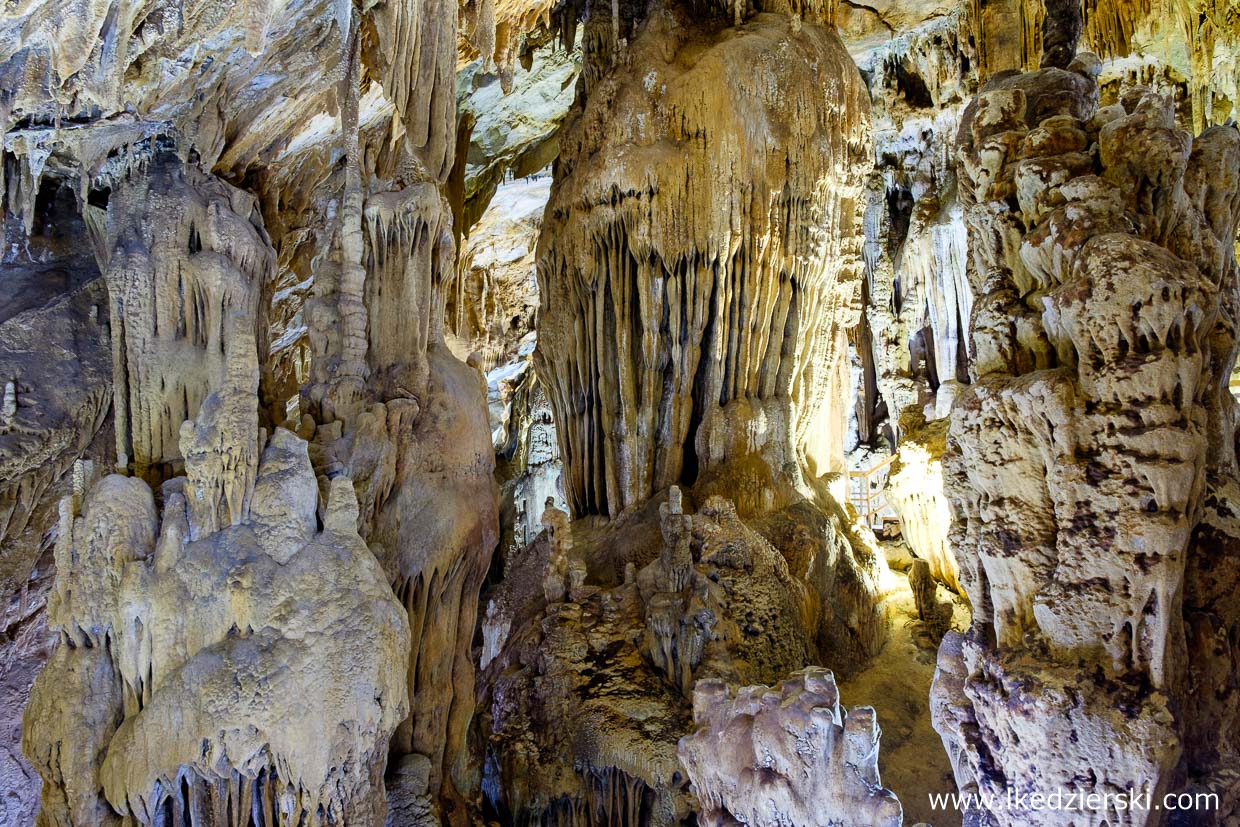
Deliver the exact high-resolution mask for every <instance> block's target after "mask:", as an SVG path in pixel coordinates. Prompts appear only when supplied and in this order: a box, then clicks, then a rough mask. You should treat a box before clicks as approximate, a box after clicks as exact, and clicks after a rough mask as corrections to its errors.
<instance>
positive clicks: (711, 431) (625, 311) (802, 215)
mask: <svg viewBox="0 0 1240 827" xmlns="http://www.w3.org/2000/svg"><path fill="white" fill-rule="evenodd" d="M598 25H599V26H602V25H603V24H602V23H601V22H600V23H599V24H598ZM734 35H735V36H727V37H723V36H717V35H713V34H711V33H710V32H708V31H706V30H705V29H704V28H703V27H701V26H699V25H696V24H694V23H692V22H691V21H689V20H688V19H687V18H686V17H685V15H684V13H683V12H681V11H679V10H677V9H675V8H671V7H657V8H654V9H653V10H652V11H651V13H650V14H649V16H648V18H647V20H646V21H645V23H644V24H643V25H642V27H641V29H640V33H639V34H637V36H636V40H634V41H633V43H632V45H631V46H629V47H628V51H627V52H626V56H625V58H624V59H625V61H626V63H625V66H624V67H623V68H621V69H619V70H617V71H615V72H613V73H612V74H609V75H606V76H604V77H601V78H600V79H598V80H597V82H596V81H594V80H593V78H592V75H591V71H592V70H590V69H589V68H588V69H587V73H586V76H585V77H586V90H587V92H588V96H587V100H586V104H585V108H584V109H582V110H581V111H579V112H577V113H575V114H574V115H572V116H570V118H571V119H572V120H571V121H570V123H569V125H568V126H567V132H566V134H565V136H564V137H563V138H562V140H561V145H562V152H561V157H560V161H559V165H558V167H557V181H556V183H555V184H554V185H553V189H552V195H551V202H550V204H549V206H548V212H547V218H546V220H545V221H544V224H543V234H542V239H541V242H540V247H539V254H538V256H539V259H538V266H539V286H540V299H541V302H542V312H541V317H540V322H539V324H540V338H539V345H538V350H537V352H536V359H535V366H536V368H537V370H538V372H539V376H540V377H541V379H542V381H543V384H544V385H545V387H546V388H547V393H548V397H549V398H550V399H551V404H552V408H553V410H554V411H555V412H556V420H557V423H558V429H557V430H558V434H559V437H560V445H561V453H562V455H563V457H564V460H565V465H566V468H565V494H566V496H567V498H568V500H569V503H570V506H571V508H572V510H573V512H574V513H575V514H586V513H604V514H610V515H613V516H614V515H616V514H618V513H620V512H621V511H622V510H623V509H625V508H627V507H629V506H632V505H636V504H640V503H641V502H642V501H644V500H645V499H646V498H648V497H649V496H650V495H651V494H652V493H653V492H654V491H656V490H659V489H662V488H665V487H667V486H668V485H671V484H674V483H679V482H691V481H692V480H693V477H694V476H695V472H694V471H693V470H691V469H693V468H694V467H696V468H697V469H698V470H697V472H696V473H700V474H701V475H703V476H705V475H707V474H708V473H709V472H711V471H712V470H714V469H718V468H720V467H721V466H723V465H725V464H726V463H727V462H728V461H730V460H733V459H739V458H741V457H744V456H747V455H760V456H762V457H763V458H764V459H765V461H766V462H767V463H768V464H769V465H771V467H773V468H782V467H785V466H793V465H795V466H797V467H803V468H806V469H807V471H808V472H809V473H810V475H811V476H817V475H819V474H823V473H826V472H827V471H830V470H838V469H840V468H842V465H843V458H842V452H843V437H844V434H843V430H844V424H845V419H846V416H845V412H844V409H843V408H842V407H839V408H837V407H834V406H832V405H830V404H829V403H828V400H830V399H832V398H834V397H835V396H838V395H842V394H843V393H844V392H845V389H846V388H847V386H848V376H847V358H846V353H847V350H846V344H845V340H844V332H845V330H846V329H847V328H848V327H849V326H851V321H852V311H851V309H852V308H853V307H854V306H855V301H856V291H857V288H858V278H859V276H860V269H859V264H860V261H859V254H860V231H861V227H860V216H859V213H858V210H859V208H860V201H859V198H860V194H861V191H860V187H861V183H862V182H861V177H860V173H861V168H862V166H863V165H864V163H865V159H864V151H863V146H864V144H865V142H866V140H867V134H868V133H867V123H866V108H867V107H866V102H865V100H864V97H863V87H862V84H861V83H860V77H859V76H858V75H857V73H856V70H855V69H854V68H853V66H852V65H851V61H850V60H849V59H848V57H847V54H846V53H845V52H844V50H843V47H842V46H841V45H840V44H839V41H838V39H837V38H836V37H835V36H834V35H833V34H829V33H828V32H826V31H824V30H823V29H820V28H818V27H816V26H812V25H805V26H801V27H800V28H799V29H797V28H796V27H795V26H793V24H792V22H791V21H790V20H789V19H788V18H784V17H779V16H758V17H756V18H755V19H753V20H752V21H750V22H749V23H748V24H747V25H746V27H745V28H744V29H743V30H740V31H738V32H735V33H734ZM677 55H680V57H676V56H677ZM823 90H829V91H828V92H826V95H829V97H824V91H823ZM828 100H830V101H832V102H833V105H832V106H827V105H825V104H826V102H827V101H828ZM828 113H831V114H828ZM759 122H761V123H769V124H771V128H770V129H769V130H768V132H767V133H766V134H765V136H764V137H759V136H755V135H754V134H753V131H752V128H751V125H752V124H753V123H759ZM604 124H605V126H604ZM772 157H776V158H783V159H784V161H783V162H775V161H772V160H771V159H772ZM586 319H589V320H595V321H592V322H590V323H589V324H583V321H582V320H586ZM665 319H666V321H664V320H665ZM742 319H744V320H745V321H744V322H742V321H741V320H742ZM793 341H795V342H796V345H795V347H794V346H792V344H791V343H792V342H793ZM695 455H696V456H695Z"/></svg>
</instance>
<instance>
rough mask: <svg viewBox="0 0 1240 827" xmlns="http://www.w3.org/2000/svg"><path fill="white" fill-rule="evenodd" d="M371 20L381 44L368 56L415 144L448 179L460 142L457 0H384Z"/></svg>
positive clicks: (429, 168) (424, 161)
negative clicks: (425, 0) (424, 0)
mask: <svg viewBox="0 0 1240 827" xmlns="http://www.w3.org/2000/svg"><path fill="white" fill-rule="evenodd" d="M368 23H369V25H370V26H371V27H373V40H374V43H375V48H373V49H366V50H365V51H364V53H363V54H364V59H365V61H366V63H367V64H368V65H369V66H371V67H374V68H377V69H378V74H379V76H380V78H381V79H382V82H383V90H384V92H385V93H386V95H387V97H388V99H389V100H391V101H392V102H393V103H395V104H396V111H397V114H398V116H399V117H400V120H401V123H402V125H403V127H404V135H405V140H406V142H407V143H408V146H409V149H410V150H411V151H412V152H413V153H414V155H415V157H417V159H418V161H419V163H420V165H421V166H422V167H423V168H424V169H425V170H426V172H427V174H428V175H429V177H430V178H431V180H433V181H435V182H436V183H439V184H442V183H444V182H445V181H446V180H447V178H448V173H449V172H450V171H451V169H452V160H453V152H454V150H455V148H456V135H455V131H456V84H455V82H454V73H455V70H456V39H457V31H456V29H457V6H456V3H455V2H450V1H449V0H436V2H435V3H434V4H432V5H429V6H428V5H425V4H424V3H422V2H419V0H384V1H383V2H381V3H378V4H377V5H375V6H374V7H373V8H372V9H371V10H370V12H369V13H368Z"/></svg>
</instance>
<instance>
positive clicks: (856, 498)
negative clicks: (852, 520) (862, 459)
mask: <svg viewBox="0 0 1240 827" xmlns="http://www.w3.org/2000/svg"><path fill="white" fill-rule="evenodd" d="M895 461H896V456H895V454H892V455H891V456H889V457H887V459H885V460H883V461H882V462H880V463H878V464H877V465H873V466H871V467H869V468H866V469H865V470H862V471H849V472H848V499H849V501H850V502H852V504H853V507H854V508H856V509H857V513H858V514H860V515H861V519H863V520H865V523H866V525H868V526H869V527H870V528H872V529H874V530H876V531H877V530H879V529H881V528H882V527H883V522H884V520H885V519H887V518H890V519H893V520H894V519H896V517H897V514H896V511H895V509H894V508H892V507H891V500H889V499H888V497H887V475H888V474H890V473H891V464H892V463H893V462H895Z"/></svg>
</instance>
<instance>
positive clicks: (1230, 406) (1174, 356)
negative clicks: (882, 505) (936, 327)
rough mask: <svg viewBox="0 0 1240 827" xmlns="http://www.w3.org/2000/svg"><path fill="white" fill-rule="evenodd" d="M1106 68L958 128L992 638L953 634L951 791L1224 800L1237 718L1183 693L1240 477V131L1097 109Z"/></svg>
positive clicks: (1149, 99) (959, 492)
mask: <svg viewBox="0 0 1240 827" xmlns="http://www.w3.org/2000/svg"><path fill="white" fill-rule="evenodd" d="M1090 66H1091V62H1090V61H1089V60H1087V59H1080V58H1078V59H1077V60H1076V61H1074V62H1073V64H1072V71H1068V72H1065V71H1062V70H1059V69H1044V70H1041V71H1039V72H1034V73H1029V74H1024V75H1012V76H1008V77H1006V78H1003V79H997V80H995V81H992V83H991V84H990V85H989V86H988V87H987V89H986V90H985V91H984V92H983V93H982V94H981V95H980V96H979V98H978V99H977V101H976V102H975V103H974V104H973V105H971V107H970V110H969V113H968V114H967V116H966V120H965V123H964V124H963V126H962V130H961V144H962V146H961V151H960V161H961V163H960V173H961V183H962V192H963V193H964V194H965V199H966V205H967V206H966V209H967V211H968V215H969V222H970V240H971V243H972V246H973V249H974V255H975V263H976V267H977V269H978V271H979V272H981V273H985V274H986V278H987V282H986V289H985V293H984V294H983V295H982V296H980V297H979V300H978V301H977V303H976V304H975V311H974V316H973V321H972V329H973V344H974V349H975V354H976V359H975V362H974V364H973V372H974V377H973V378H974V380H975V381H974V384H973V385H972V386H971V387H970V388H968V389H967V390H965V391H964V392H963V393H962V394H961V395H960V396H959V397H958V399H957V401H956V403H955V405H954V406H953V408H952V422H951V426H950V430H949V433H948V451H947V453H946V454H945V456H944V460H943V465H944V475H945V487H946V491H947V495H948V497H949V498H950V499H951V501H952V506H953V511H954V513H955V517H956V521H955V524H954V527H953V531H952V535H951V538H950V539H951V544H952V546H953V548H954V549H955V550H956V553H957V557H958V559H959V561H960V563H961V567H960V579H961V583H962V585H963V586H964V588H965V590H966V592H967V593H968V595H969V598H970V602H971V603H972V605H973V607H974V625H973V629H972V631H971V632H970V634H969V635H968V636H967V637H965V638H964V639H963V640H957V641H955V642H953V643H952V644H951V645H947V644H946V643H945V645H944V648H943V649H942V650H941V652H940V673H941V680H939V681H938V682H936V687H935V690H934V694H935V697H936V705H937V707H938V709H940V710H941V711H940V713H938V719H937V720H938V725H939V727H940V732H941V733H942V734H943V736H944V743H945V745H947V747H948V749H949V752H950V753H951V754H952V755H953V760H954V761H955V762H956V776H957V780H958V781H959V782H960V783H961V785H962V787H965V788H973V787H975V788H976V789H978V790H979V791H981V792H983V793H994V794H996V795H999V796H1000V797H1002V796H1003V795H1004V794H1005V793H1006V791H1007V790H1009V789H1014V787H1013V785H1014V784H1016V783H1018V782H1017V781H1016V779H1020V781H1019V783H1021V784H1024V785H1027V786H1029V787H1030V788H1036V789H1047V790H1053V789H1057V788H1062V789H1068V788H1077V787H1079V785H1080V779H1082V778H1089V779H1091V781H1090V783H1089V784H1087V785H1086V786H1087V789H1127V788H1137V789H1148V790H1150V791H1152V792H1153V793H1154V794H1155V796H1156V797H1157V796H1158V795H1159V794H1161V793H1162V792H1164V791H1168V790H1173V789H1179V788H1182V786H1183V785H1184V783H1185V778H1186V776H1187V781H1188V783H1189V784H1190V785H1194V786H1195V785H1200V786H1203V787H1207V788H1209V787H1211V786H1214V785H1215V784H1216V783H1217V779H1218V778H1219V775H1218V774H1219V773H1220V772H1221V771H1222V770H1223V764H1222V763H1220V762H1222V761H1224V759H1223V757H1222V755H1223V753H1221V752H1219V751H1207V752H1202V751H1201V747H1200V746H1198V745H1197V744H1196V743H1194V741H1195V740H1196V739H1199V738H1200V737H1201V735H1200V730H1199V729H1197V724H1196V723H1195V721H1197V720H1200V719H1202V718H1205V719H1209V720H1218V716H1219V715H1223V716H1228V715H1230V714H1231V712H1230V710H1231V709H1232V708H1234V704H1233V702H1232V701H1231V700H1230V698H1229V697H1228V696H1226V695H1224V696H1222V697H1216V698H1215V699H1212V700H1210V701H1208V702H1207V701H1205V700H1204V699H1201V698H1200V696H1199V695H1198V696H1195V697H1197V698H1198V704H1199V706H1197V707H1196V708H1194V709H1192V710H1190V709H1189V708H1188V707H1182V706H1180V704H1182V703H1183V699H1185V698H1186V697H1187V694H1186V693H1188V692H1191V691H1192V690H1190V688H1189V685H1188V684H1187V683H1186V668H1187V657H1188V649H1187V641H1186V635H1185V613H1186V611H1191V610H1190V609H1188V607H1190V606H1196V605H1200V602H1201V601H1202V599H1203V597H1204V595H1201V594H1200V593H1198V592H1197V591H1196V588H1195V586H1194V583H1195V581H1194V580H1192V579H1189V578H1187V573H1188V572H1189V571H1191V570H1196V568H1197V566H1198V565H1201V564H1202V563H1205V560H1201V562H1197V561H1198V560H1199V556H1200V555H1202V554H1205V555H1209V556H1208V557H1207V558H1206V559H1209V561H1210V562H1209V563H1206V564H1207V565H1210V566H1215V565H1218V561H1219V559H1220V558H1218V557H1217V552H1214V551H1212V549H1211V545H1210V544H1209V543H1207V544H1204V545H1202V546H1200V550H1199V545H1198V542H1197V541H1196V540H1195V539H1194V538H1195V535H1196V532H1197V527H1198V525H1199V524H1200V523H1201V520H1202V518H1203V515H1204V514H1205V511H1204V504H1205V502H1206V500H1207V499H1208V498H1210V497H1211V496H1214V495H1212V494H1211V493H1210V492H1212V491H1216V490H1218V487H1219V486H1223V485H1225V484H1226V483H1225V481H1226V480H1227V479H1228V478H1229V477H1230V475H1232V474H1234V468H1235V465H1234V462H1235V460H1234V439H1233V437H1234V434H1233V430H1234V429H1233V426H1232V425H1231V424H1230V423H1232V422H1234V407H1235V402H1234V400H1233V399H1232V398H1231V397H1230V395H1229V394H1226V393H1225V392H1223V391H1222V387H1223V381H1222V380H1223V377H1224V376H1225V375H1226V374H1228V373H1229V372H1230V364H1231V361H1232V358H1233V354H1234V336H1233V334H1232V333H1231V331H1230V326H1229V325H1228V324H1227V323H1226V322H1224V321H1222V320H1223V318H1224V316H1223V314H1224V313H1226V312H1227V311H1226V310H1225V308H1226V307H1229V306H1230V305H1231V304H1232V303H1233V299H1232V298H1230V297H1228V295H1227V294H1228V292H1229V291H1234V289H1235V288H1234V285H1235V283H1236V279H1237V269H1236V264H1235V251H1234V245H1233V239H1234V236H1235V232H1236V226H1237V220H1238V219H1240V211H1238V210H1237V206H1238V205H1240V199H1238V196H1237V192H1240V189H1237V184H1240V181H1237V178H1236V176H1235V175H1233V174H1230V173H1224V174H1222V175H1219V176H1217V177H1214V178H1213V180H1212V182H1211V183H1210V184H1207V183H1206V179H1207V178H1208V177H1211V176H1210V174H1209V173H1207V172H1206V170H1207V169H1213V170H1230V169H1234V168H1235V161H1227V162H1221V163H1220V160H1221V159H1222V158H1224V157H1226V158H1234V159H1236V160H1237V161H1240V138H1237V136H1236V134H1235V132H1234V130H1227V129H1211V130H1207V131H1206V132H1204V133H1203V134H1201V135H1200V136H1198V137H1197V138H1195V139H1194V138H1191V137H1190V136H1189V135H1188V133H1186V132H1183V131H1182V130H1180V129H1178V128H1177V127H1176V125H1175V121H1174V115H1173V111H1172V109H1171V107H1170V105H1169V103H1168V102H1167V101H1166V100H1165V99H1163V98H1161V97H1159V96H1157V95H1153V94H1150V93H1139V92H1134V93H1133V94H1131V95H1129V96H1127V97H1126V98H1125V100H1124V101H1123V102H1122V105H1121V106H1120V107H1119V108H1106V109H1099V108H1098V107H1097V87H1096V85H1095V82H1094V80H1093V72H1092V70H1091V69H1090ZM1086 148H1088V149H1089V153H1088V154H1086V153H1085V150H1086ZM1156 191H1157V192H1158V195H1156V196H1155V195H1154V193H1155V192H1156ZM1220 287H1221V291H1222V292H1220ZM1212 622H1213V623H1219V624H1227V623H1230V622H1231V621H1230V619H1227V620H1224V619H1223V618H1218V619H1216V620H1214V621H1212ZM1216 628H1217V627H1216ZM1228 660H1230V655H1229V654H1228V653H1226V652H1224V653H1223V662H1224V663H1226V662H1227V661H1228ZM1222 668H1223V669H1227V667H1225V666H1224V667H1222ZM1216 679H1217V678H1216ZM1035 709H1036V710H1037V712H1036V713H1034V710H1035ZM1175 709H1180V710H1182V711H1181V712H1180V713H1179V714H1176V713H1174V712H1173V711H1172V710H1175ZM1035 730H1036V731H1035ZM983 756H985V757H983ZM978 817H987V816H986V815H985V814H984V813H983V814H979V815H978ZM988 817H989V818H992V819H994V820H995V821H996V823H1000V824H1018V823H1019V824H1043V823H1045V824H1052V823H1058V822H1057V821H1055V818H1054V817H1052V815H1051V814H1050V813H1048V812H1041V813H1039V812H1035V811H1033V810H1028V809H1023V810H1019V811H1015V812H1014V811H1011V810H1007V809H1002V810H1001V809H995V810H992V811H991V812H990V814H989V816H988ZM1158 818H1160V816H1157V815H1149V816H1148V817H1145V816H1143V817H1142V820H1141V821H1140V822H1139V823H1151V824H1152V823H1158V821H1157V819H1158Z"/></svg>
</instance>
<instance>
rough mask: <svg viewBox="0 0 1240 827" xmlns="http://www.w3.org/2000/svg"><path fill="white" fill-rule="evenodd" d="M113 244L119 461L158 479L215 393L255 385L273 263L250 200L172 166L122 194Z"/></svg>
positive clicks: (164, 162) (111, 214)
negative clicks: (189, 422) (242, 372)
mask: <svg viewBox="0 0 1240 827" xmlns="http://www.w3.org/2000/svg"><path fill="white" fill-rule="evenodd" d="M107 238H108V244H107V248H108V249H109V250H111V254H110V255H109V257H108V259H107V265H108V267H107V270H106V272H105V274H104V275H105V277H106V279H107V282H108V292H109V294H110V296H111V316H112V319H113V320H114V321H113V337H112V350H113V373H114V375H115V376H116V377H117V380H116V382H115V399H114V409H115V416H116V422H117V427H116V439H117V446H116V447H117V458H118V463H119V464H121V465H126V464H128V463H130V462H132V463H133V467H134V470H135V472H136V473H138V474H140V475H146V474H147V473H148V472H149V473H151V474H153V475H154V476H156V477H158V476H160V475H164V474H165V472H164V471H163V470H161V469H162V466H164V465H165V464H173V465H174V464H176V463H178V462H179V460H180V458H181V457H180V453H179V449H178V444H177V443H178V436H177V435H178V432H179V429H180V427H181V423H182V422H183V421H185V420H186V419H189V418H191V417H192V416H193V415H194V414H195V413H196V412H197V410H198V407H199V405H201V404H202V401H203V400H204V399H205V398H206V395H207V392H208V391H207V389H208V388H210V387H220V386H222V385H223V383H224V382H225V379H226V377H227V376H228V373H229V371H230V370H232V369H246V370H250V371H253V372H254V379H253V381H254V382H255V383H257V369H258V361H257V360H258V358H259V354H261V353H265V348H266V344H265V343H266V330H265V325H264V321H265V312H264V311H263V308H262V307H261V302H260V295H261V292H262V288H263V284H264V282H265V281H266V280H267V279H268V278H269V277H270V273H271V269H272V266H273V264H274V259H273V254H272V251H271V247H270V244H269V243H268V241H267V237H266V233H264V232H263V230H262V227H261V224H260V223H258V219H257V215H256V214H255V211H254V203H253V199H252V197H251V196H248V195H246V194H244V193H242V192H240V191H238V190H235V189H233V188H231V187H229V186H228V185H227V184H224V183H223V182H221V181H218V180H214V179H208V178H206V177H204V176H203V175H202V174H201V173H199V172H197V171H196V170H195V169H194V168H192V167H188V166H181V165H179V164H178V163H176V162H175V161H173V160H170V159H167V158H165V159H161V160H159V161H157V162H156V163H155V164H154V165H153V167H152V168H151V170H150V172H149V174H147V175H141V176H139V175H135V177H133V178H131V179H130V180H129V181H127V182H125V183H123V184H122V185H121V186H120V187H119V188H118V191H117V192H116V193H115V194H114V195H113V197H112V199H111V201H110V202H109V205H108V221H107ZM238 320H246V321H247V323H248V325H249V327H248V328H245V329H240V328H238V326H237V325H238ZM240 365H248V367H246V368H239V367H234V366H240ZM243 387H244V386H243ZM256 387H257V385H256V384H255V388H256Z"/></svg>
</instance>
